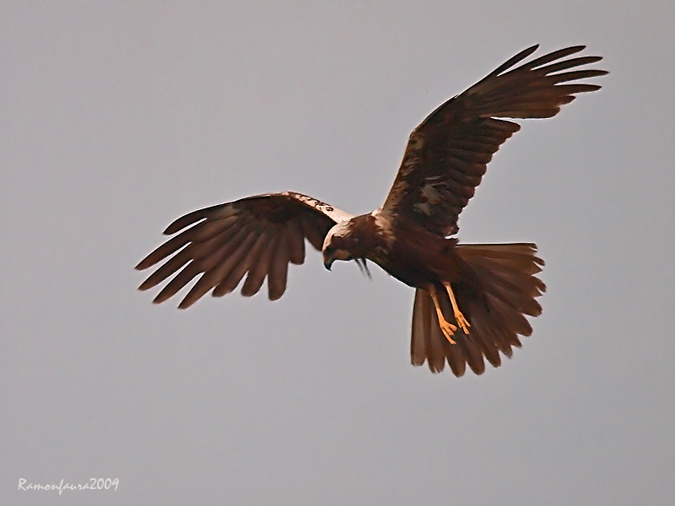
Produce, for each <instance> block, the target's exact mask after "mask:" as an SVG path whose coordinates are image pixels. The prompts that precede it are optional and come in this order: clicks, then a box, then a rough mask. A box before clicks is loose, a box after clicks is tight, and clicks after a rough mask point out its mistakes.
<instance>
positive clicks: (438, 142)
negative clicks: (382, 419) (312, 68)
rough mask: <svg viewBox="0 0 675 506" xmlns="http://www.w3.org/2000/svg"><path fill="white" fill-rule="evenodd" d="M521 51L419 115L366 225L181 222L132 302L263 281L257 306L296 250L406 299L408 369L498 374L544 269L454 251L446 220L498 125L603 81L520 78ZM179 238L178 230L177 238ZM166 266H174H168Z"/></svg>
mask: <svg viewBox="0 0 675 506" xmlns="http://www.w3.org/2000/svg"><path fill="white" fill-rule="evenodd" d="M536 48H537V46H533V47H531V48H528V49H526V50H524V51H522V52H520V53H519V54H517V55H516V56H514V57H513V58H511V59H510V60H508V61H507V62H505V63H504V64H503V65H501V66H500V67H498V68H497V69H496V70H495V71H493V72H492V73H490V74H489V75H488V76H486V77H485V78H484V79H482V80H481V81H479V82H478V83H476V84H475V85H473V86H472V87H470V88H469V89H468V90H466V91H465V92H464V93H462V94H461V95H458V96H456V97H453V98H452V99H450V100H448V101H447V102H445V103H444V104H442V105H441V106H440V107H438V108H437V109H436V110H435V111H434V112H432V113H431V114H430V115H429V116H428V117H427V118H426V119H425V120H424V121H423V122H422V123H421V124H420V125H419V126H418V127H417V128H416V129H415V130H414V131H413V132H412V134H411V135H410V139H409V141H408V147H407V149H406V152H405V155H404V158H403V161H402V163H401V167H400V168H399V172H398V174H397V176H396V179H395V180H394V183H393V185H392V188H391V190H390V191H389V194H388V196H387V198H386V200H385V202H384V204H383V205H382V206H381V207H380V208H378V209H377V210H375V211H373V212H372V213H368V214H364V215H360V216H352V215H350V214H349V213H346V212H344V211H340V210H339V209H337V208H335V207H333V206H331V205H329V204H326V203H325V202H321V201H319V200H318V199H315V198H313V197H309V196H307V195H302V194H299V193H295V192H283V193H277V194H264V195H256V196H253V197H247V198H244V199H241V200H238V201H234V202H229V203H225V204H221V205H218V206H213V207H210V208H205V209H201V210H199V211H195V212H192V213H189V214H187V215H185V216H183V217H182V218H179V219H178V220H176V221H175V222H174V223H172V224H171V225H169V227H168V228H167V229H166V231H165V233H166V234H174V233H176V232H178V231H181V230H182V232H181V233H180V234H178V235H177V236H175V237H173V238H172V239H170V240H169V241H167V242H166V243H165V244H163V245H162V246H160V247H159V248H157V249H156V250H155V251H153V252H152V253H150V254H149V255H148V256H147V257H146V258H145V259H144V260H142V261H141V262H140V263H139V264H138V266H137V268H138V269H145V268H147V267H150V266H152V265H154V264H156V263H157V262H159V261H161V260H164V259H166V258H167V257H169V256H171V255H173V256H172V257H171V258H169V259H168V260H167V261H166V262H165V263H164V264H163V265H162V266H161V267H159V268H158V269H157V270H156V271H155V272H154V273H153V274H152V275H151V276H150V277H148V279H146V281H145V282H144V283H143V284H142V285H141V287H140V288H141V289H142V290H145V289H148V288H150V287H152V286H155V285H157V284H159V283H161V282H162V281H164V280H165V279H167V278H168V277H169V276H172V275H173V274H175V273H177V274H176V275H175V277H174V278H173V279H172V280H171V281H170V282H169V283H168V284H167V285H166V286H165V287H164V288H163V289H162V290H161V291H160V293H159V294H158V295H157V297H156V298H155V302H163V301H164V300H167V299H168V298H170V297H172V296H173V295H175V294H176V293H177V292H178V291H179V290H180V289H182V288H183V287H184V286H186V285H187V284H188V283H189V282H190V281H191V280H192V279H193V278H195V277H197V276H200V278H199V280H198V281H197V282H196V283H195V284H194V286H193V287H192V288H191V289H190V291H189V292H188V293H187V295H186V296H185V298H184V299H183V301H182V302H181V303H180V307H182V308H186V307H189V306H190V305H192V304H193V303H194V302H196V301H197V300H198V299H199V298H201V297H202V296H203V295H205V294H206V293H208V292H209V291H211V290H212V291H213V295H215V296H222V295H225V294H227V293H229V292H231V291H233V290H234V289H235V288H236V287H237V285H238V284H239V283H240V281H241V280H242V279H243V278H244V276H246V280H245V281H244V284H243V287H242V294H243V295H245V296H251V295H253V294H255V293H257V292H258V291H259V290H260V288H261V286H262V283H263V281H264V279H265V278H267V280H268V283H267V284H268V291H269V298H270V299H272V300H276V299H278V298H279V297H281V295H282V294H283V293H284V291H285V289H286V278H287V269H288V264H289V263H294V264H301V263H303V262H304V257H305V240H307V241H308V242H309V243H310V244H311V245H312V246H313V247H314V248H316V249H318V250H321V251H322V253H323V257H324V265H325V266H326V268H328V269H330V267H331V265H332V263H333V262H334V261H335V260H355V261H356V262H357V264H358V265H359V267H361V269H362V270H364V271H365V272H368V268H367V263H366V262H367V261H368V260H370V261H371V262H374V263H376V264H378V265H379V266H380V267H382V268H383V269H384V270H385V271H387V272H388V273H389V274H391V275H392V276H394V277H395V278H397V279H398V280H400V281H402V282H403V283H405V284H407V285H409V286H411V287H413V288H415V289H416V293H415V303H414V308H413V325H412V341H411V357H412V362H413V364H415V365H421V364H423V363H424V362H425V361H426V362H427V363H428V365H429V367H430V369H431V370H432V371H434V372H437V371H441V370H442V369H443V368H444V366H445V363H446V361H447V364H448V365H449V367H450V368H451V370H452V372H453V373H454V374H455V375H457V376H461V375H462V374H463V373H464V372H465V369H466V365H467V364H468V365H469V367H470V368H471V369H472V370H473V371H474V372H475V373H477V374H481V373H482V372H483V371H484V370H485V363H484V360H483V359H484V358H485V359H487V360H488V361H489V362H490V363H491V364H492V365H494V366H499V365H500V364H501V358H500V352H501V353H502V354H504V355H506V356H509V357H510V356H511V354H512V347H514V346H516V347H518V346H520V340H519V337H518V336H519V335H523V336H527V335H530V334H531V332H532V328H531V327H530V324H529V322H528V321H527V319H526V317H525V316H537V315H539V314H540V313H541V306H540V305H539V303H538V302H537V301H536V300H535V299H536V298H537V297H539V296H540V295H541V294H542V293H543V291H544V290H545V286H544V284H543V283H542V282H541V281H540V280H539V279H538V278H537V277H536V276H535V274H536V273H537V272H539V271H540V270H541V266H542V265H543V261H542V260H541V259H539V258H538V257H537V256H536V246H535V245H534V244H529V243H518V244H482V245H463V244H459V243H458V241H457V239H456V238H454V237H451V236H452V235H454V234H456V233H457V231H458V226H457V219H458V217H459V214H460V213H461V211H462V209H463V208H464V206H465V205H466V204H467V202H468V201H469V199H470V198H471V197H472V196H473V194H474V191H475V188H476V187H477V186H478V185H479V184H480V182H481V179H482V177H483V175H484V174H485V171H486V167H487V163H488V162H489V161H490V160H491V159H492V156H493V154H494V153H495V152H496V151H497V150H498V149H499V146H500V145H501V144H502V143H503V142H504V141H505V140H506V139H508V138H509V137H510V136H511V135H513V133H515V132H516V131H518V130H519V129H520V126H519V125H518V124H517V123H514V122H511V121H507V120H504V119H502V118H546V117H551V116H554V115H555V114H557V112H558V111H559V110H560V106H561V105H563V104H566V103H569V102H571V101H572V100H573V99H574V98H575V97H574V95H575V94H577V93H583V92H589V91H595V90H597V89H599V86H597V85H594V84H569V82H570V81H576V80H579V79H583V78H588V77H596V76H601V75H603V74H606V72H605V71H603V70H595V69H584V70H573V71H570V72H563V71H565V70H567V69H570V68H575V67H580V66H583V65H586V64H589V63H594V62H597V61H599V60H600V59H601V58H600V57H597V56H585V57H575V58H569V59H564V58H566V57H567V56H570V55H572V54H575V53H577V52H579V51H581V50H582V49H584V47H583V46H575V47H570V48H566V49H561V50H559V51H555V52H553V53H549V54H547V55H544V56H542V57H540V58H537V59H534V60H531V61H530V62H528V63H525V64H522V65H521V66H519V67H516V68H513V67H514V66H515V65H516V64H517V63H519V62H521V61H522V60H524V59H526V58H527V57H528V56H529V55H530V54H532V53H533V52H534V51H535V50H536ZM186 227H189V228H187V229H186ZM174 253H175V255H174Z"/></svg>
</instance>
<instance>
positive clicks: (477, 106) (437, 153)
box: [377, 46, 607, 237]
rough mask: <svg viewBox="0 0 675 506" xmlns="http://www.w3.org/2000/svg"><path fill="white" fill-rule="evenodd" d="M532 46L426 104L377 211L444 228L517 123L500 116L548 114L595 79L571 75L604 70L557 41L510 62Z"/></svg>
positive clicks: (452, 229)
mask: <svg viewBox="0 0 675 506" xmlns="http://www.w3.org/2000/svg"><path fill="white" fill-rule="evenodd" d="M537 47H538V46H532V47H530V48H528V49H525V50H523V51H521V52H520V53H518V54H517V55H515V56H513V57H512V58H510V59H509V60H508V61H506V62H505V63H503V64H502V65H500V66H499V67H498V68H497V69H495V70H494V71H493V72H491V73H490V74H488V75H487V76H486V77H485V78H483V79H482V80H480V81H479V82H477V83H476V84H474V85H473V86H471V87H470V88H469V89H468V90H466V91H465V92H464V93H462V94H461V95H458V96H456V97H454V98H451V99H450V100H448V101H447V102H445V103H444V104H442V105H441V106H440V107H438V108H437V109H436V110H435V111H434V112H432V113H431V114H430V115H429V116H428V117H427V118H426V119H425V120H424V121H423V122H422V123H421V124H420V125H419V126H418V127H417V128H416V129H415V130H414V131H413V132H412V134H411V135H410V139H409V141H408V146H407V148H406V151H405V155H404V157H403V162H402V163H401V167H400V169H399V171H398V174H397V175H396V179H395V180H394V184H393V185H392V188H391V190H390V191H389V195H388V196H387V199H386V200H385V202H384V204H383V205H382V207H381V208H380V209H379V210H378V211H377V212H378V213H379V214H381V215H382V216H383V217H385V218H387V219H388V220H389V221H390V222H394V223H395V222H396V221H399V222H404V223H405V222H408V223H410V222H412V223H415V224H417V225H421V226H423V227H424V228H426V229H427V230H429V231H430V232H433V233H435V234H438V235H441V236H444V237H445V236H448V235H451V234H454V233H456V232H457V230H458V227H457V218H458V217H459V214H460V213H461V212H462V209H463V208H464V206H466V204H467V202H468V201H469V199H470V198H471V197H472V196H473V194H474V191H475V188H476V186H478V185H479V184H480V182H481V178H482V177H483V175H484V174H485V170H486V166H487V163H488V162H489V161H490V160H491V159H492V155H493V154H494V153H495V152H496V151H497V150H498V149H499V146H501V144H502V143H503V142H504V141H505V140H506V139H508V138H509V137H511V135H513V134H514V133H515V132H517V131H518V130H519V129H520V125H518V124H517V123H514V122H511V121H506V120H503V119H499V118H550V117H551V116H555V115H556V114H557V113H558V111H560V107H561V106H562V105H563V104H567V103H569V102H571V101H572V100H574V98H575V95H576V94H577V93H584V92H589V91H595V90H597V89H599V88H600V86H598V85H596V84H586V83H572V84H570V83H571V82H573V81H577V80H579V79H586V78H590V77H596V76H601V75H604V74H606V73H607V72H606V71H604V70H598V69H588V68H583V69H581V70H571V71H570V69H577V68H579V67H582V66H584V65H588V64H590V63H595V62H597V61H599V60H601V59H602V58H601V57H599V56H578V57H574V58H567V57H569V56H570V55H573V54H575V53H578V52H580V51H582V50H583V49H584V48H585V46H574V47H568V48H565V49H560V50H558V51H554V52H552V53H549V54H546V55H544V56H541V57H539V58H536V59H533V60H531V61H529V62H527V63H524V64H522V65H520V66H518V67H516V68H513V67H514V66H515V65H516V64H518V63H519V62H521V61H522V60H524V59H526V58H527V57H528V56H530V55H531V54H532V53H534V52H535V51H536V49H537Z"/></svg>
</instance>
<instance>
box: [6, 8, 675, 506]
mask: <svg viewBox="0 0 675 506" xmlns="http://www.w3.org/2000/svg"><path fill="white" fill-rule="evenodd" d="M338 4H339V5H338ZM0 11H1V12H0V14H1V15H0V44H1V47H2V51H0V62H1V74H0V98H1V103H0V107H1V109H2V116H3V121H2V122H1V123H0V138H1V139H2V140H1V141H0V146H1V150H0V152H1V156H2V164H1V170H2V182H1V184H0V207H1V209H2V217H3V218H2V224H1V225H0V227H2V228H1V233H2V241H1V242H0V261H1V262H2V265H3V266H4V270H3V275H2V282H1V284H0V297H1V302H2V303H1V304H0V335H1V339H0V379H1V383H0V393H1V400H2V416H1V417H0V438H1V440H0V444H1V447H0V452H1V454H2V458H1V459H0V503H2V504H13V505H14V504H19V505H23V504H74V505H84V504H86V505H92V504H120V505H122V504H124V505H129V504H216V503H218V504H259V505H263V504H270V505H274V504H283V505H328V506H332V505H344V504H359V505H361V504H363V505H389V506H394V505H409V504H498V505H523V504H546V505H561V506H562V505H571V504H579V505H613V506H616V505H631V506H634V505H637V504H645V505H647V504H649V505H671V504H673V501H674V500H675V436H674V435H673V426H674V425H675V402H674V400H673V397H674V395H673V394H674V393H675V388H674V387H675V370H674V369H673V365H672V364H673V358H672V357H673V355H674V354H675V335H674V331H675V308H674V307H673V296H672V293H673V292H672V290H673V284H674V283H675V267H674V262H673V251H674V250H675V234H674V233H673V230H674V227H673V218H675V198H674V197H673V195H674V194H675V171H674V170H673V167H672V165H673V160H675V138H674V135H673V117H674V116H675V99H674V98H673V82H674V81H675V71H673V64H674V63H675V62H674V60H675V49H674V48H675V31H674V30H673V19H675V4H674V3H673V2H672V1H671V0H663V1H656V0H652V1H643V2H634V1H630V0H625V1H624V0H613V1H609V0H605V1H594V0H591V1H583V2H581V1H568V2H557V1H556V2H553V1H542V0H532V1H515V2H513V1H512V2H502V1H482V2H459V1H457V2H440V1H437V2H431V1H427V2H424V1H415V2H384V1H381V2H335V3H332V4H329V3H328V2H325V3H319V2H182V3H181V2H150V1H146V2H124V1H119V2H95V1H92V2H18V1H7V2H4V3H3V6H2V7H1V8H0ZM537 42H539V43H541V44H542V49H543V50H544V51H549V50H554V49H558V48H560V47H565V46H568V45H573V44H588V45H589V54H601V55H603V56H605V60H604V62H602V64H601V65H597V66H596V67H601V68H606V69H608V70H610V71H611V74H610V75H609V76H607V77H604V78H600V79H598V80H597V82H599V83H601V84H602V85H603V86H604V88H603V89H602V90H601V91H600V92H598V93H593V94H590V95H584V96H582V97H580V98H579V99H578V100H576V101H575V102H574V103H572V104H571V105H569V106H567V107H566V108H565V109H564V110H563V112H562V113H561V114H560V115H559V116H557V117H556V118H554V119H552V120H545V121H529V122H526V124H525V125H524V127H523V129H522V131H521V132H520V133H518V134H517V135H516V136H515V137H514V138H512V139H511V140H509V141H508V142H507V143H506V145H505V146H504V147H503V148H502V150H501V151H500V152H499V153H498V154H497V155H496V157H495V159H494V161H493V162H492V163H491V164H490V167H489V170H488V174H487V176H486V178H485V179H484V180H483V184H482V185H481V186H480V188H479V189H478V192H477V195H476V197H475V198H474V200H472V202H471V203H470V205H469V207H468V208H467V210H466V211H465V212H464V213H463V214H462V217H461V220H460V227H461V228H460V235H459V236H460V239H461V240H462V241H464V242H502V241H504V242H506V241H535V242H537V244H538V245H539V248H540V253H541V255H542V256H543V258H544V259H545V260H546V262H547V264H546V268H545V270H544V272H543V273H542V278H543V279H544V281H545V282H546V283H547V285H548V292H547V293H546V294H545V296H544V297H543V299H541V300H542V304H543V307H544V313H543V315H542V316H541V317H540V318H537V319H536V320H534V335H533V336H532V337H530V338H527V339H526V340H525V345H524V347H523V348H522V349H521V350H516V353H515V355H514V357H513V359H511V360H505V363H504V365H503V366H502V367H501V368H499V369H488V370H487V372H486V373H485V374H484V375H483V376H480V377H477V376H474V375H472V374H470V373H467V375H466V376H465V377H464V378H461V379H457V378H455V377H453V376H452V375H451V374H450V373H449V372H448V371H445V372H444V373H442V374H439V375H432V374H431V373H430V372H429V370H428V369H426V367H425V368H413V367H412V366H411V365H410V363H409V351H408V347H409V332H410V320H411V309H412V299H413V290H412V289H410V288H408V287H406V286H404V285H403V284H401V283H399V282H398V281H396V280H395V279H393V278H390V277H388V276H387V275H386V274H384V273H383V272H382V271H379V270H375V269H374V273H373V274H374V276H373V278H374V279H373V281H372V282H371V281H368V280H367V278H364V277H362V276H361V274H360V273H359V269H358V268H357V267H356V266H355V265H354V264H353V263H349V264H348V263H344V262H343V263H336V265H335V267H334V269H333V271H332V272H327V271H326V270H325V269H324V268H323V266H322V265H321V257H320V254H318V253H317V252H314V251H313V250H312V251H309V250H308V255H307V261H306V264H305V265H304V266H302V267H291V269H290V279H289V288H288V291H287V292H286V295H284V297H283V298H282V299H281V300H279V301H277V302H274V303H271V302H269V301H268V300H267V299H266V296H265V294H264V293H263V294H260V295H258V296H256V297H254V298H252V299H245V298H243V297H241V296H240V295H239V294H238V293H236V294H232V295H229V296H227V297H225V298H224V299H213V298H211V297H207V298H205V299H204V300H202V301H200V302H199V303H198V304H197V305H195V306H194V307H193V308H191V309H189V310H188V311H179V310H177V309H176V304H177V302H178V300H175V301H174V300H171V301H170V302H168V303H165V304H163V305H161V306H155V305H153V304H151V299H152V297H153V293H154V292H153V293H140V292H138V291H137V290H136V287H137V286H138V284H139V283H140V282H141V281H142V280H143V279H144V275H143V274H142V273H138V272H136V271H134V270H133V267H134V265H135V264H136V263H137V262H138V261H139V260H140V259H141V258H142V257H143V256H145V254H147V253H148V252H149V251H150V250H151V249H153V248H154V247H155V246H157V245H158V244H159V243H160V242H161V241H162V240H163V237H162V236H161V231H162V230H163V229H164V227H165V226H166V225H167V224H168V223H169V222H171V221H172V220H173V219H174V218H176V217H178V216H180V215H182V214H184V213H186V212H189V211H191V210H193V209H197V208H199V207H204V206H207V205H212V204H217V203H221V202H225V201H228V200H235V199H237V198H240V197H244V196H247V195H250V194H255V193H262V192H269V191H283V190H297V191H301V192H304V193H308V194H310V195H313V196H316V197H318V198H320V199H323V200H325V201H328V202H331V203H333V204H335V205H336V206H337V207H340V208H342V209H345V210H347V211H350V212H352V213H362V212H366V211H369V210H371V209H374V208H375V207H377V206H379V205H380V204H381V202H382V201H383V199H384V197H385V195H386V192H387V190H388V189H389V186H390V184H391V181H392V179H393V177H394V175H395V173H396V170H397V168H398V164H399V162H400V158H401V155H402V153H403V149H404V147H405V142H406V140H407V136H408V134H409V133H410V131H411V130H412V129H413V128H414V127H415V126H416V125H417V124H418V123H419V122H420V121H421V120H422V119H423V118H424V117H425V116H426V115H427V114H428V113H429V112H430V111H431V110H433V109H434V108H435V107H436V106H437V105H438V104H440V103H441V102H443V101H444V100H446V99H447V98H449V97H450V96H452V95H454V94H457V93H459V92H461V91H462V90H464V89H465V88H466V87H468V86H469V85H471V84H473V83H474V82H475V81H476V80H478V79H480V78H481V77H483V76H484V75H485V74H487V73H488V72H490V71H491V70H492V69H493V68H495V67H496V66H497V65H498V64H500V63H502V62H503V61H504V60H506V59H507V58H509V57H510V56H512V55H513V54H515V53H516V52H518V51H520V50H521V49H523V48H525V47H527V46H529V45H531V44H533V43H537ZM542 54H543V53H542ZM20 478H23V479H26V480H27V482H29V483H42V484H45V483H58V482H59V481H60V480H61V479H63V480H65V481H66V482H70V483H87V482H88V481H89V479H90V478H119V480H120V485H119V489H118V491H117V492H112V491H108V492H105V491H90V492H64V494H63V496H61V497H60V498H59V497H58V494H57V493H56V492H44V491H43V492H35V491H33V492H21V491H18V490H17V485H18V480H19V479H20Z"/></svg>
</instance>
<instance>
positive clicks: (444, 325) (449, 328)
mask: <svg viewBox="0 0 675 506" xmlns="http://www.w3.org/2000/svg"><path fill="white" fill-rule="evenodd" d="M429 295H431V300H433V301H434V309H436V316H437V317H438V324H439V325H440V327H441V331H442V332H443V335H444V336H445V338H446V339H447V340H448V341H449V342H450V344H457V343H456V342H455V340H454V339H453V338H452V336H453V335H454V334H455V331H456V330H457V327H456V326H455V325H453V324H452V323H450V322H449V321H447V320H446V319H445V316H443V310H442V309H441V301H440V300H439V299H438V292H436V286H434V285H431V287H430V289H429Z"/></svg>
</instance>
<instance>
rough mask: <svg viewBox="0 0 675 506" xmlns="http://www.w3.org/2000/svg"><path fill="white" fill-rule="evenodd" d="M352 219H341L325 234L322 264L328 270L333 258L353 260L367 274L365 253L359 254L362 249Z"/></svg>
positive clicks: (356, 228) (333, 260)
mask: <svg viewBox="0 0 675 506" xmlns="http://www.w3.org/2000/svg"><path fill="white" fill-rule="evenodd" d="M355 225H356V222H355V220H354V219H351V220H347V221H342V222H340V223H338V224H337V225H335V226H334V227H333V228H331V229H330V230H329V231H328V234H326V239H324V241H323V248H322V249H321V250H322V252H323V265H324V267H325V268H326V269H328V270H330V269H331V267H332V266H333V262H335V260H354V261H356V263H357V264H358V266H359V268H360V269H361V270H362V271H364V272H365V273H367V274H368V276H369V277H370V272H369V271H368V267H367V265H366V259H365V255H363V254H360V252H361V250H363V248H362V246H361V240H360V237H359V233H358V227H356V226H355Z"/></svg>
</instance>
